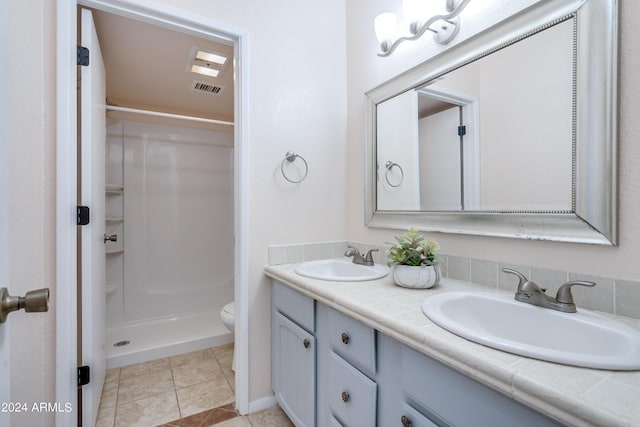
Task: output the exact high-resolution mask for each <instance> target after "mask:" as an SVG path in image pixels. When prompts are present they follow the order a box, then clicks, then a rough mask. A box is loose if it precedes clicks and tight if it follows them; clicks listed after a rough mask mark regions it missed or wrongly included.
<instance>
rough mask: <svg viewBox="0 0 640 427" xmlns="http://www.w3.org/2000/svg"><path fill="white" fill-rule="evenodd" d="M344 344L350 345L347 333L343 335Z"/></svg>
mask: <svg viewBox="0 0 640 427" xmlns="http://www.w3.org/2000/svg"><path fill="white" fill-rule="evenodd" d="M341 338H342V343H343V344H349V335H347V334H346V333H345V332H343V333H342V337H341Z"/></svg>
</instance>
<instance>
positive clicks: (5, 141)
mask: <svg viewBox="0 0 640 427" xmlns="http://www.w3.org/2000/svg"><path fill="white" fill-rule="evenodd" d="M8 11H9V6H8V4H7V3H6V2H0V16H1V17H2V18H0V19H2V20H3V21H4V22H0V81H2V82H6V81H9V80H8V79H9V76H8V67H7V64H8V63H9V52H8V41H9V29H8V26H7V24H8V20H9V18H8V17H9V12H8ZM7 95H8V90H7V87H6V85H1V86H0V287H4V288H9V290H11V288H10V286H9V131H8V124H9V101H8V96H7ZM10 325H11V322H10V321H7V322H5V323H4V324H2V325H0V378H2V379H0V403H1V402H10V401H11V400H10V399H11V386H10V384H11V364H10V356H9V351H10V350H9V344H10V343H9V337H10ZM0 425H9V413H7V412H2V411H0Z"/></svg>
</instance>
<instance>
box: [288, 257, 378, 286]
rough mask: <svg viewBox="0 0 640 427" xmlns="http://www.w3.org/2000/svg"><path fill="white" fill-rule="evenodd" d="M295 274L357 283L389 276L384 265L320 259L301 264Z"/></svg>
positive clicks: (349, 260) (347, 259)
mask: <svg viewBox="0 0 640 427" xmlns="http://www.w3.org/2000/svg"><path fill="white" fill-rule="evenodd" d="M295 272H296V273H298V274H299V275H301V276H304V277H309V278H311V279H320V280H330V281H333V282H359V281H364V280H376V279H381V278H383V277H385V276H386V275H387V274H389V269H388V268H387V267H385V266H384V265H379V264H376V265H372V266H368V265H360V264H354V263H353V262H352V261H351V259H349V258H345V259H321V260H317V261H308V262H303V263H302V264H300V265H299V266H298V267H296V269H295Z"/></svg>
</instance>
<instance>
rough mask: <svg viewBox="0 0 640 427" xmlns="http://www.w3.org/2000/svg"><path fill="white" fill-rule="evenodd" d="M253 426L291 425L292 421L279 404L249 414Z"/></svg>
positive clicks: (280, 426)
mask: <svg viewBox="0 0 640 427" xmlns="http://www.w3.org/2000/svg"><path fill="white" fill-rule="evenodd" d="M249 420H250V421H251V425H252V426H253V427H289V426H291V427H293V423H292V422H291V420H289V418H288V417H287V415H286V414H285V413H284V412H283V411H282V409H280V407H279V406H274V407H273V408H269V409H265V410H264V411H260V412H256V413H254V414H249Z"/></svg>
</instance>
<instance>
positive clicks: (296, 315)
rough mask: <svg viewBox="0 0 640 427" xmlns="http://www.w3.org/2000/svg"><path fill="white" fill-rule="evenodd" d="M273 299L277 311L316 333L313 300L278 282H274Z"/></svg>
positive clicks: (272, 302)
mask: <svg viewBox="0 0 640 427" xmlns="http://www.w3.org/2000/svg"><path fill="white" fill-rule="evenodd" d="M271 299H272V301H271V304H272V305H273V307H275V308H276V310H278V311H279V312H280V313H282V314H284V315H285V316H287V317H288V318H289V319H291V320H293V321H294V322H295V323H297V324H298V325H300V326H301V327H303V328H304V329H306V330H307V332H314V330H315V329H314V327H315V325H314V313H313V299H311V298H309V297H308V296H306V295H303V294H301V293H300V292H298V291H295V290H293V289H291V288H290V287H288V286H285V285H283V284H282V283H280V282H277V281H274V282H273V291H272V295H271Z"/></svg>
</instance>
